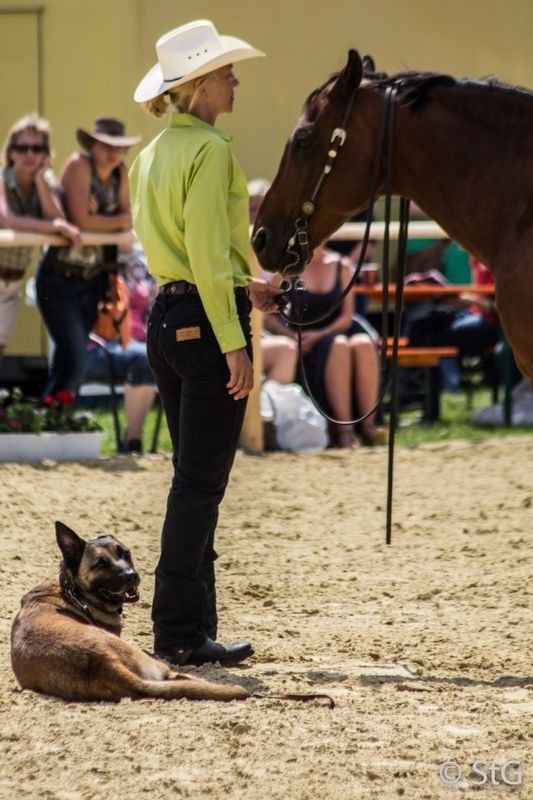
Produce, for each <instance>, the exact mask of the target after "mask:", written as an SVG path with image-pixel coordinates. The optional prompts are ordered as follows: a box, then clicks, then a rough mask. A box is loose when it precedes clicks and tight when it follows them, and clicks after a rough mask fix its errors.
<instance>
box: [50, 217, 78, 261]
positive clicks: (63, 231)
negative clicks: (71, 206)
mask: <svg viewBox="0 0 533 800" xmlns="http://www.w3.org/2000/svg"><path fill="white" fill-rule="evenodd" d="M52 224H53V226H54V230H55V231H56V232H57V233H58V234H59V235H60V236H64V237H65V239H70V241H71V242H72V248H73V250H74V252H76V253H77V252H79V251H80V250H81V233H80V229H79V228H77V227H76V225H72V223H70V222H67V220H66V219H63V218H62V217H57V218H56V219H55V220H54V221H53V223H52Z"/></svg>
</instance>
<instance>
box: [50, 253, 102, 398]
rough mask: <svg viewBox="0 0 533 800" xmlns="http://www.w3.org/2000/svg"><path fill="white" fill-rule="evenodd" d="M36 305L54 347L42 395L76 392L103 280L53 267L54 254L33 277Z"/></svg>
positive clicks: (97, 276)
mask: <svg viewBox="0 0 533 800" xmlns="http://www.w3.org/2000/svg"><path fill="white" fill-rule="evenodd" d="M35 285H36V290H37V304H38V306H39V310H40V312H41V314H42V317H43V319H44V322H45V325H46V328H47V330H48V333H49V334H50V336H51V338H52V340H53V342H54V345H55V349H54V355H53V358H52V364H51V367H50V374H49V376H48V382H47V386H46V390H45V394H55V393H56V392H57V391H60V390H61V389H70V390H71V391H73V392H77V391H78V388H79V385H80V383H81V382H82V380H83V377H84V375H85V371H86V365H87V337H88V336H89V333H90V331H91V328H92V326H93V325H94V321H95V319H96V311H97V307H98V301H99V300H100V298H102V297H103V296H104V291H105V286H106V277H105V275H104V274H100V275H96V276H95V277H94V278H90V279H89V280H86V279H85V278H83V277H81V276H77V275H70V276H67V275H65V273H64V272H62V271H61V269H60V268H58V267H56V266H54V251H53V249H50V250H49V251H48V252H47V254H46V255H45V256H44V258H43V259H42V261H41V263H40V264H39V268H38V270H37V277H36V282H35Z"/></svg>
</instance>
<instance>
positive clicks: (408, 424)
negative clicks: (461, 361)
mask: <svg viewBox="0 0 533 800" xmlns="http://www.w3.org/2000/svg"><path fill="white" fill-rule="evenodd" d="M490 404H491V395H490V391H489V390H485V389H477V390H476V391H475V392H474V395H473V399H472V408H469V406H468V400H467V396H466V395H465V394H464V393H462V392H459V393H457V394H446V393H444V394H443V395H442V399H441V417H442V419H441V421H440V422H435V423H431V424H428V423H424V422H422V421H421V412H420V410H414V411H402V413H401V414H400V425H399V428H398V431H397V433H396V444H398V445H405V446H407V447H415V446H416V445H419V444H424V443H426V442H442V441H451V440H454V439H471V440H473V439H478V440H480V439H488V438H493V437H495V436H523V435H533V427H530V428H524V427H520V428H507V427H505V426H504V425H501V426H499V427H487V428H481V427H479V426H477V425H471V424H470V417H471V415H472V412H473V410H475V409H477V408H483V407H484V406H487V405H490ZM94 414H95V416H96V418H97V419H98V421H99V423H100V424H101V426H102V428H103V429H104V441H103V446H102V454H103V455H113V454H115V453H116V445H115V433H114V428H113V418H112V415H111V412H110V411H109V410H108V409H106V408H99V409H96V410H94ZM156 416H157V410H156V409H152V411H151V412H150V414H149V416H148V419H147V421H146V424H145V429H144V435H143V444H144V451H145V452H149V450H150V448H151V445H152V437H153V431H154V426H155V423H156ZM120 425H121V428H120V429H121V432H123V431H124V428H125V421H124V410H123V408H121V409H120ZM158 450H159V451H160V452H171V451H172V445H171V443H170V436H169V433H168V428H167V424H166V421H165V418H164V417H163V419H162V422H161V430H160V433H159V442H158Z"/></svg>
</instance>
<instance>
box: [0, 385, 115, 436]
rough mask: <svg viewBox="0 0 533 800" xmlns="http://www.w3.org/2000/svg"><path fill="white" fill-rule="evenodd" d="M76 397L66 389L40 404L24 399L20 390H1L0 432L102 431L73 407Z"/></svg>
mask: <svg viewBox="0 0 533 800" xmlns="http://www.w3.org/2000/svg"><path fill="white" fill-rule="evenodd" d="M75 403H76V396H75V394H74V393H73V392H71V391H69V390H68V389H65V390H63V391H59V392H57V393H56V394H55V395H47V396H46V397H44V398H43V401H42V403H40V402H38V401H34V400H28V399H25V398H24V395H23V393H22V390H21V389H19V388H15V389H13V390H12V391H11V392H9V391H7V390H6V389H0V433H42V432H43V431H46V432H56V433H89V432H91V431H101V430H102V427H101V425H100V424H99V423H98V422H97V420H96V419H95V417H94V416H93V415H92V414H91V413H90V412H89V411H85V410H80V409H78V408H76V404H75Z"/></svg>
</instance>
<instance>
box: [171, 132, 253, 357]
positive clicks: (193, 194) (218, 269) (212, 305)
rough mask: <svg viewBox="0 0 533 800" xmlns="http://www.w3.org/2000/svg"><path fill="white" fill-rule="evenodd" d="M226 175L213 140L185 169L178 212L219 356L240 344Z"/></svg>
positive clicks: (228, 163) (229, 167) (221, 150)
mask: <svg viewBox="0 0 533 800" xmlns="http://www.w3.org/2000/svg"><path fill="white" fill-rule="evenodd" d="M232 172H233V159H232V156H231V151H230V149H229V146H228V144H227V143H226V142H224V141H222V140H218V139H217V140H215V139H213V140H211V141H209V142H207V143H205V144H204V145H203V146H202V148H201V149H200V151H199V153H198V154H197V156H196V158H195V160H194V163H193V165H192V168H191V170H190V173H189V176H188V185H187V187H186V198H185V203H184V208H183V220H184V228H185V247H186V250H187V254H188V257H189V263H190V268H191V271H192V274H193V277H194V281H195V283H196V286H197V287H198V292H199V294H200V298H201V300H202V305H203V307H204V309H205V312H206V314H207V318H208V319H209V322H210V323H211V326H212V328H213V331H214V334H215V336H216V339H217V341H218V343H219V345H220V349H221V351H222V352H223V353H227V352H229V351H231V350H237V349H239V348H240V347H244V346H245V344H246V340H245V337H244V334H243V331H242V328H241V324H240V321H239V317H238V314H237V306H236V303H235V293H234V286H233V269H232V265H231V261H230V225H229V220H228V202H229V191H230V185H231V180H232Z"/></svg>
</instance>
